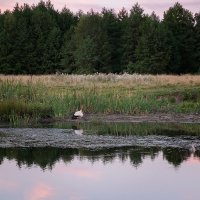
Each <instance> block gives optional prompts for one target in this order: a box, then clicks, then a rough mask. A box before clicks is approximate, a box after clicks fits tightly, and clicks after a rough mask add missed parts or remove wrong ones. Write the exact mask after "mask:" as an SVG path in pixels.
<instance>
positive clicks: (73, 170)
mask: <svg viewBox="0 0 200 200" xmlns="http://www.w3.org/2000/svg"><path fill="white" fill-rule="evenodd" d="M199 171H200V160H199V159H197V158H195V157H193V156H192V157H191V158H189V159H188V160H186V161H185V162H183V163H182V164H181V166H180V167H179V168H176V169H175V168H174V167H173V166H172V165H169V164H168V163H167V161H166V160H163V156H162V154H159V156H158V157H157V158H156V159H155V160H153V161H152V160H151V159H150V158H145V159H144V160H143V163H142V164H141V165H140V167H138V168H135V167H133V166H132V165H131V163H130V161H129V160H126V161H125V162H124V163H122V162H121V161H120V160H119V159H115V160H113V161H112V162H110V163H106V165H104V164H103V163H102V162H97V161H96V162H94V163H91V162H90V161H88V160H87V159H83V160H81V161H80V160H79V159H77V158H75V159H74V160H73V161H71V163H67V164H65V163H64V162H63V161H60V162H57V163H56V164H55V167H54V168H53V169H52V171H49V170H46V171H42V170H41V169H40V168H39V167H32V168H27V167H24V166H22V168H21V169H19V168H18V167H17V166H16V163H15V161H8V160H6V159H5V160H4V162H3V163H2V165H0V199H3V200H6V199H15V200H22V199H25V200H40V199H42V200H46V199H48V200H52V199H59V200H62V199H68V200H84V199H87V200H88V199H89V200H90V199H91V200H92V199H95V200H100V199H109V200H115V199H126V200H129V199H131V200H132V199H133V197H134V199H143V200H145V199H148V200H149V199H162V200H165V199H166V200H169V199H176V200H179V199H188V200H189V199H200V193H199V180H200V173H199Z"/></svg>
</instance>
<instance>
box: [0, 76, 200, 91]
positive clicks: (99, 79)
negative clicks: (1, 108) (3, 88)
mask: <svg viewBox="0 0 200 200" xmlns="http://www.w3.org/2000/svg"><path fill="white" fill-rule="evenodd" d="M0 81H3V82H4V81H11V82H15V83H22V84H30V83H31V84H42V85H45V86H49V87H54V86H55V87H56V86H58V87H59V86H60V87H63V86H67V87H70V86H71V87H84V88H91V87H95V88H105V87H106V88H107V87H124V88H134V87H136V86H138V85H140V86H147V87H155V86H164V85H170V86H173V85H183V86H192V85H193V86H195V85H200V75H181V76H176V75H139V74H132V75H130V74H123V75H117V74H107V75H105V74H95V75H65V74H57V75H37V76H35V75H33V76H30V75H0Z"/></svg>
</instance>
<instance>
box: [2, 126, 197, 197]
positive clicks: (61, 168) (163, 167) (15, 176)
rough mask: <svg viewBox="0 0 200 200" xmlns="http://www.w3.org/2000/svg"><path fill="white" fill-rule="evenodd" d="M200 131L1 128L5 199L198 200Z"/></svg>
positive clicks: (191, 128) (180, 128)
mask: <svg viewBox="0 0 200 200" xmlns="http://www.w3.org/2000/svg"><path fill="white" fill-rule="evenodd" d="M199 172H200V125H199V124H148V123H147V124H140V123H139V124H125V123H121V124H120V123H118V124H114V123H113V124H108V123H106V124H99V123H93V124H90V123H82V124H79V123H78V124H57V125H55V124H54V125H48V126H45V127H44V126H40V127H34V128H31V127H26V128H24V127H21V128H20V127H13V128H10V127H8V126H2V127H1V128H0V199H3V200H7V199H8V200H10V199H15V200H18V199H19V200H23V199H24V200H40V199H41V200H45V199H48V200H54V199H59V200H62V199H63V200H66V199H69V200H94V199H95V200H101V199H108V200H116V199H119V200H121V199H126V200H129V199H130V200H132V199H138V200H146V199H148V200H151V199H152V200H155V199H162V200H165V199H166V200H169V199H176V200H179V199H180V200H184V199H185V200H187V199H188V200H191V199H192V200H198V199H200V193H199V183H200V173H199Z"/></svg>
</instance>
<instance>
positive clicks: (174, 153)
mask: <svg viewBox="0 0 200 200" xmlns="http://www.w3.org/2000/svg"><path fill="white" fill-rule="evenodd" d="M190 154H191V153H190V152H189V151H188V150H185V149H179V148H165V149H164V150H163V157H164V158H165V159H166V160H167V161H168V162H169V163H171V164H173V165H174V166H175V167H177V166H179V165H180V164H181V163H182V162H183V161H184V160H187V158H188V157H189V156H190Z"/></svg>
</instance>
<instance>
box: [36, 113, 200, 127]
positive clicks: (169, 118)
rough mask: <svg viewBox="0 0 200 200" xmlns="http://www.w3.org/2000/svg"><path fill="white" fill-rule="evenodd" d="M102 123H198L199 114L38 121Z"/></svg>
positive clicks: (96, 116)
mask: <svg viewBox="0 0 200 200" xmlns="http://www.w3.org/2000/svg"><path fill="white" fill-rule="evenodd" d="M76 121H77V122H88V123H89V122H102V123H145V122H146V123H200V115H199V114H183V113H181V114H165V113H157V114H144V115H124V114H112V115H110V114H109V115H107V114H85V116H84V117H83V118H82V119H78V120H72V119H71V116H70V117H53V118H44V119H40V120H39V122H40V123H44V124H45V123H64V122H66V123H70V122H76Z"/></svg>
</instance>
